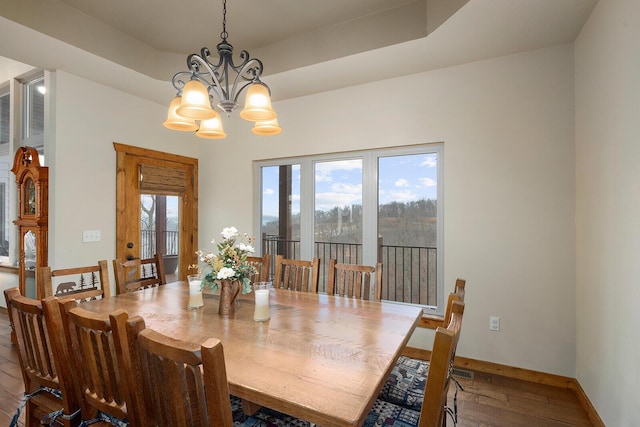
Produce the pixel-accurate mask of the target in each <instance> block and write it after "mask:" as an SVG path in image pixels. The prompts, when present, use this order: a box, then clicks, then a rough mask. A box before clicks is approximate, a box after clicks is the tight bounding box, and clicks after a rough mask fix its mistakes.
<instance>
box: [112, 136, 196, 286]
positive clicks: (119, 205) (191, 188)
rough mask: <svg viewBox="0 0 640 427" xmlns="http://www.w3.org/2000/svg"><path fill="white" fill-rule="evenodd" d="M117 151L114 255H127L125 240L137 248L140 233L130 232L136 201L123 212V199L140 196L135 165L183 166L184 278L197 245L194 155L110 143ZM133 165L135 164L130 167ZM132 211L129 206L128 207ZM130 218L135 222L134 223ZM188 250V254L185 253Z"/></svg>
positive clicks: (181, 228)
mask: <svg viewBox="0 0 640 427" xmlns="http://www.w3.org/2000/svg"><path fill="white" fill-rule="evenodd" d="M113 147H114V149H115V150H116V154H117V170H116V258H119V259H125V258H126V257H127V248H126V244H127V242H128V241H132V240H133V241H134V242H135V247H136V248H138V250H140V249H139V248H140V235H139V233H134V234H133V236H134V237H133V238H132V237H131V236H132V227H136V229H137V230H139V227H140V208H139V204H136V206H137V208H136V209H135V212H136V214H135V215H128V214H127V208H128V206H127V203H126V201H127V200H138V201H139V200H140V189H139V188H140V185H139V176H138V168H137V165H139V164H140V163H147V164H153V165H156V166H166V167H172V168H179V169H184V170H185V171H186V172H187V174H186V178H187V180H188V181H190V182H188V183H187V185H186V192H185V194H184V195H181V197H182V206H180V224H179V231H180V247H179V254H180V257H179V259H180V262H179V272H180V276H179V279H180V280H186V278H187V272H188V268H189V265H191V264H197V259H196V255H195V251H196V249H195V248H197V247H198V159H195V158H191V157H185V156H180V155H177V154H170V153H164V152H161V151H155V150H150V149H147V148H140V147H134V146H130V145H124V144H120V143H117V142H114V143H113ZM132 165H136V167H135V168H134V167H132ZM132 212H133V210H132ZM134 221H136V223H135V224H134ZM187 254H190V255H189V256H186V255H187Z"/></svg>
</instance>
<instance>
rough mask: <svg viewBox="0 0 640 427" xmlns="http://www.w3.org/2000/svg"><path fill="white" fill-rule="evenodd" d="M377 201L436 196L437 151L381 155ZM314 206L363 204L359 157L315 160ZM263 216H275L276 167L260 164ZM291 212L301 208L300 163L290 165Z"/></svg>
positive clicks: (408, 199) (324, 208)
mask: <svg viewBox="0 0 640 427" xmlns="http://www.w3.org/2000/svg"><path fill="white" fill-rule="evenodd" d="M378 164H379V176H378V197H379V203H381V204H386V203H390V202H393V201H396V202H401V203H405V202H410V201H415V200H420V199H436V194H437V193H436V192H437V188H436V187H437V186H436V184H437V155H436V154H435V153H430V154H417V155H403V156H392V157H380V158H379V160H378ZM314 169H315V170H314V175H315V186H314V191H315V197H314V200H315V209H316V210H324V211H327V210H331V209H333V208H334V207H335V206H340V207H344V206H349V205H352V204H362V160H360V159H352V160H341V161H327V162H316V163H315V165H314ZM262 178H263V184H262V188H263V191H262V197H263V217H273V216H278V167H277V166H271V167H263V168H262ZM292 180H293V191H292V193H293V196H292V213H293V214H297V213H299V212H300V166H299V165H294V166H293V168H292Z"/></svg>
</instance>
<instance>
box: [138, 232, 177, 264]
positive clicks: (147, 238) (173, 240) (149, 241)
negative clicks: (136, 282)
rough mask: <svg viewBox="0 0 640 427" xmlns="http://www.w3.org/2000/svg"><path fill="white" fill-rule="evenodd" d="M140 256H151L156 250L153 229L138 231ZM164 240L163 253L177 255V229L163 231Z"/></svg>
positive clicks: (143, 257)
mask: <svg viewBox="0 0 640 427" xmlns="http://www.w3.org/2000/svg"><path fill="white" fill-rule="evenodd" d="M140 233H141V234H140V238H141V239H140V252H141V253H140V257H141V258H142V259H145V258H151V257H152V256H153V255H155V253H156V252H157V251H156V247H157V246H156V232H155V230H142V231H141V232H140ZM162 234H163V235H164V239H165V240H164V241H165V248H166V250H165V253H164V254H163V255H178V248H179V236H180V233H179V232H178V231H163V232H162Z"/></svg>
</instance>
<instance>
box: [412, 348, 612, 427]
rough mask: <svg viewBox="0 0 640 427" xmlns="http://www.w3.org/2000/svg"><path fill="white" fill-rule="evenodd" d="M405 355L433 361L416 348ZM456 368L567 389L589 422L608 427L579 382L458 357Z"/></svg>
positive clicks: (428, 351)
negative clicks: (573, 394)
mask: <svg viewBox="0 0 640 427" xmlns="http://www.w3.org/2000/svg"><path fill="white" fill-rule="evenodd" d="M402 354H403V355H405V356H408V357H412V358H415V359H422V360H429V359H431V351H430V350H425V349H421V348H415V347H406V348H405V349H404V351H403V352H402ZM453 364H454V366H456V367H458V368H463V369H469V370H472V371H477V372H485V373H488V374H495V375H502V376H504V377H508V378H514V379H517V380H522V381H529V382H534V383H537V384H545V385H549V386H553V387H559V388H566V389H569V390H571V391H573V392H574V393H575V395H576V397H577V398H578V400H579V401H580V404H581V405H582V407H583V408H584V410H585V411H586V412H587V416H588V417H589V420H591V422H592V423H593V425H594V427H606V426H605V425H604V423H603V422H602V419H601V418H600V416H599V415H598V413H597V412H596V409H595V408H594V407H593V405H592V404H591V401H590V400H589V398H588V397H587V395H586V393H585V392H584V390H583V389H582V387H581V386H580V383H578V380H576V379H575V378H571V377H564V376H562V375H555V374H547V373H545V372H538V371H533V370H530V369H523V368H516V367H514V366H507V365H501V364H499V363H493V362H486V361H484V360H476V359H470V358H468V357H462V356H456V357H455V359H454V362H453Z"/></svg>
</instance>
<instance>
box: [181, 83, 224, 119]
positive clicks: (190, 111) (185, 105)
mask: <svg viewBox="0 0 640 427" xmlns="http://www.w3.org/2000/svg"><path fill="white" fill-rule="evenodd" d="M176 114H178V115H179V116H182V117H186V118H188V119H194V120H206V119H212V118H213V117H214V115H215V111H213V109H212V108H211V103H210V102H209V92H208V91H207V88H206V86H205V85H203V84H202V83H200V82H199V81H198V80H189V81H188V82H187V84H186V85H185V86H184V89H183V90H182V102H181V103H180V106H179V107H178V108H177V109H176Z"/></svg>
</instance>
